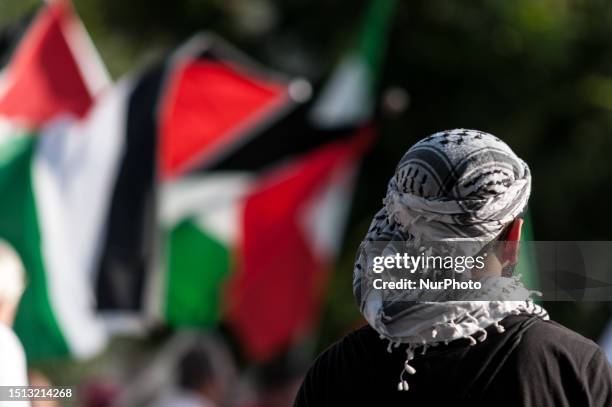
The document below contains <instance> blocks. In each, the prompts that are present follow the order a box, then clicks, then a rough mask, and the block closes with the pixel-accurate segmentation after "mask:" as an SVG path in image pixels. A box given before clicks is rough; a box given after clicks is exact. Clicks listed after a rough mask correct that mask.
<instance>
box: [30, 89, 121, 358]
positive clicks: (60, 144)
mask: <svg viewBox="0 0 612 407" xmlns="http://www.w3.org/2000/svg"><path fill="white" fill-rule="evenodd" d="M129 90H130V89H129V87H128V86H127V85H126V84H125V83H123V84H120V85H118V86H117V87H116V88H114V89H112V90H111V91H110V92H108V93H106V94H105V95H104V97H103V98H101V100H99V102H98V103H97V105H96V106H95V108H94V110H93V111H92V112H91V113H90V115H88V116H87V117H86V118H85V119H84V121H83V122H81V123H74V122H70V121H68V120H66V119H64V120H57V121H55V122H54V123H52V124H51V125H49V126H48V127H47V128H46V129H45V131H44V134H42V135H41V137H40V142H39V144H38V146H37V150H36V155H35V158H34V163H33V183H34V191H35V192H34V193H35V200H36V205H37V211H38V214H39V223H40V228H41V238H42V242H43V248H42V250H43V257H44V258H45V262H46V264H45V265H46V270H47V278H48V287H49V297H50V301H51V306H52V308H53V310H54V313H55V315H56V318H57V320H58V323H59V324H60V327H61V329H62V331H63V333H64V335H65V337H66V340H67V342H68V344H69V347H70V350H71V352H72V353H73V354H74V355H75V356H81V357H85V356H88V355H92V354H94V353H95V352H97V351H99V350H100V349H101V347H102V346H103V345H104V343H105V337H106V335H105V332H104V329H103V327H102V324H101V323H100V320H99V319H98V317H97V316H96V314H95V302H94V295H93V291H92V287H93V284H92V281H93V280H94V277H95V276H94V275H93V273H94V270H95V266H96V265H97V263H98V257H99V255H100V253H99V251H100V244H101V241H102V237H103V236H104V232H105V229H104V226H105V223H106V217H107V213H108V211H109V207H110V202H111V198H112V192H113V187H114V184H115V180H116V178H117V173H118V168H119V164H120V160H121V158H122V155H123V152H124V147H125V146H124V140H125V131H124V129H125V124H126V117H125V116H126V112H127V100H128V95H129Z"/></svg>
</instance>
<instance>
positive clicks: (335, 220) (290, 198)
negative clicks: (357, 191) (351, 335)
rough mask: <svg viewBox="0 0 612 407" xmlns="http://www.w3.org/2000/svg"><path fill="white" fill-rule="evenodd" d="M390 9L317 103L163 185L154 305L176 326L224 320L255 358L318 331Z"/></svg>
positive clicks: (386, 5) (367, 138)
mask: <svg viewBox="0 0 612 407" xmlns="http://www.w3.org/2000/svg"><path fill="white" fill-rule="evenodd" d="M391 10H392V5H391V3H390V2H388V1H384V2H374V3H373V4H372V6H371V7H370V10H369V11H368V13H367V17H366V22H365V27H366V29H365V30H364V33H363V34H362V35H361V36H360V38H359V40H358V44H359V46H358V47H357V49H356V50H353V51H352V52H351V53H350V56H349V57H347V58H345V59H344V60H343V62H342V63H341V64H340V66H339V68H338V69H337V70H336V71H335V72H334V73H333V75H332V78H331V79H330V81H329V84H328V85H326V86H325V87H324V89H323V91H322V93H321V95H320V96H319V98H318V99H317V100H316V101H315V102H314V105H313V104H305V105H302V106H299V107H298V108H296V109H294V110H293V111H292V112H290V113H289V114H287V115H286V116H285V117H283V118H282V119H281V120H278V121H276V122H275V123H272V124H268V126H267V127H266V128H263V129H261V127H260V128H258V129H257V130H259V133H258V134H257V136H256V137H250V138H249V139H247V140H245V141H242V142H240V144H239V148H235V149H234V150H233V151H232V152H231V153H230V154H227V153H224V154H223V155H221V156H219V155H216V154H214V153H207V154H206V153H204V154H201V155H202V156H204V157H206V158H204V159H202V160H201V161H200V162H199V164H198V165H194V167H193V169H192V170H191V171H189V172H187V173H184V174H183V175H182V176H180V177H177V178H175V179H170V180H167V181H166V182H164V183H163V184H162V193H161V199H160V214H161V221H162V226H163V228H164V229H165V230H166V231H167V234H166V242H165V243H164V244H162V247H165V248H166V251H165V254H166V257H165V259H164V261H163V262H162V264H163V268H164V269H165V273H164V274H163V276H164V277H165V278H163V279H162V283H161V284H159V286H161V290H160V291H161V295H158V296H156V298H160V299H161V301H162V302H161V304H157V306H158V310H159V311H160V313H161V315H162V317H163V318H164V319H165V321H166V322H168V323H169V324H170V325H173V326H200V327H202V326H203V327H211V326H215V325H217V324H219V323H223V324H225V325H227V326H228V327H229V328H230V330H231V332H232V333H233V334H234V335H235V337H236V340H237V341H238V343H239V344H240V345H241V348H242V350H243V352H244V353H245V355H246V356H247V358H248V359H250V360H252V361H256V362H267V361H270V360H272V359H273V358H275V357H278V356H279V355H281V354H283V353H284V352H286V351H287V350H289V349H290V348H291V347H292V346H293V345H294V344H296V343H300V342H302V341H303V340H305V339H306V338H308V337H310V336H311V335H312V333H313V331H314V330H315V327H316V325H317V322H318V317H319V315H320V311H321V305H322V298H323V295H324V293H325V287H326V282H327V278H328V277H329V272H330V271H331V269H332V267H333V261H334V259H335V255H336V251H337V249H338V247H339V244H340V242H341V237H342V232H343V226H344V222H345V219H346V216H347V214H348V210H349V207H350V199H351V195H352V189H353V185H354V181H355V174H356V169H357V166H358V163H359V161H360V158H361V156H362V155H363V153H364V152H365V150H366V149H367V146H368V145H369V143H370V142H371V140H372V138H373V129H372V128H371V127H370V126H369V121H370V120H371V118H372V111H373V105H374V100H373V93H374V87H375V84H376V77H377V75H376V73H377V70H378V68H379V65H380V64H381V60H382V53H381V49H382V48H383V47H381V44H380V41H382V40H383V39H384V37H385V35H384V34H385V31H386V25H385V24H386V22H387V20H388V19H389V17H390V15H391ZM372 36H374V37H375V38H372ZM219 137H222V136H221V135H220V136H219ZM202 147H203V148H204V149H205V148H206V146H202Z"/></svg>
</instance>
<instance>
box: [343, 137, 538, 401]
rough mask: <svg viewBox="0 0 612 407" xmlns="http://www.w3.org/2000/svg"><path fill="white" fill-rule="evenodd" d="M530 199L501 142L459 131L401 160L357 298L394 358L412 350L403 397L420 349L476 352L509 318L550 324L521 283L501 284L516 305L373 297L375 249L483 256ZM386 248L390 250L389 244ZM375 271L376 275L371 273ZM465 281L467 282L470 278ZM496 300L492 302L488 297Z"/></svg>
mask: <svg viewBox="0 0 612 407" xmlns="http://www.w3.org/2000/svg"><path fill="white" fill-rule="evenodd" d="M530 192H531V174H530V172H529V167H528V166H527V164H526V163H525V162H524V161H523V160H521V159H520V158H519V157H517V156H516V154H514V152H513V151H512V150H511V149H510V147H508V145H506V144H505V143H504V142H503V141H501V140H500V139H498V138H497V137H495V136H493V135H491V134H489V133H485V132H481V131H477V130H466V129H455V130H450V131H443V132H439V133H436V134H433V135H431V136H429V137H426V138H425V139H423V140H421V141H419V142H418V143H416V144H415V145H414V146H413V147H412V148H410V149H409V150H408V152H407V153H406V154H405V155H404V157H403V158H402V159H401V160H400V162H399V164H398V166H397V169H396V172H395V175H394V176H393V177H392V178H391V180H390V182H389V185H388V189H387V194H386V197H385V199H384V201H383V203H384V206H383V208H382V209H381V210H380V211H379V212H378V213H377V214H376V216H375V217H374V219H373V221H372V224H371V226H370V229H369V230H368V233H367V235H366V237H365V239H364V242H363V243H362V245H361V246H360V249H359V252H358V254H357V260H356V263H355V269H354V280H353V292H354V295H355V298H356V299H357V302H358V303H359V306H360V310H361V313H362V314H363V316H364V317H365V319H366V320H367V321H368V323H369V324H370V325H371V326H372V327H373V328H374V329H375V330H376V331H377V332H378V333H379V334H380V336H381V338H383V339H387V340H389V350H390V351H391V350H392V348H393V346H399V344H407V345H408V346H407V349H406V352H407V359H406V363H405V368H404V370H402V374H401V376H400V382H399V383H398V389H399V390H408V383H407V381H406V380H404V373H407V374H413V373H415V370H414V368H413V367H412V366H410V360H412V359H413V358H414V352H415V350H416V349H417V348H422V352H425V351H426V349H427V347H428V346H434V345H437V344H440V343H446V344H447V343H449V342H450V341H453V340H456V339H461V338H465V339H468V340H469V341H470V342H471V343H472V344H475V343H476V341H477V340H480V341H483V340H485V339H486V335H487V331H486V330H485V329H486V328H488V327H489V326H495V327H496V328H497V330H498V331H499V332H503V326H501V325H500V324H499V322H500V321H501V320H502V319H504V318H505V317H507V316H509V315H512V314H518V313H529V314H537V315H541V316H542V317H543V318H547V314H546V312H545V311H544V310H543V309H542V308H541V307H539V306H537V305H535V304H534V303H533V301H532V300H531V298H530V297H531V292H530V291H529V290H527V289H526V288H525V287H524V286H523V285H522V284H521V282H520V280H519V279H518V278H517V277H510V278H499V279H496V281H495V283H494V285H495V286H497V288H501V290H502V291H503V292H504V293H508V297H507V298H509V299H510V298H511V299H512V301H488V300H487V297H486V292H483V293H482V295H483V297H482V298H481V299H479V298H478V297H475V296H474V293H471V296H470V297H469V299H467V300H463V301H462V300H461V298H457V299H456V300H453V301H441V300H433V301H432V299H431V293H426V292H424V290H421V291H419V290H405V291H401V292H400V293H399V294H398V292H396V291H390V290H387V291H381V290H374V289H373V288H372V286H371V285H370V284H363V282H364V280H366V279H367V277H366V275H365V273H367V270H368V267H370V266H371V264H369V263H368V262H369V261H370V260H369V257H368V255H367V254H366V250H367V249H366V246H367V245H368V244H369V243H372V242H389V243H388V244H389V248H391V249H393V250H391V252H397V250H396V249H395V248H393V247H392V245H393V244H395V242H403V244H405V245H407V246H410V245H412V246H413V247H414V248H418V247H419V245H420V242H422V241H435V242H448V243H449V244H457V243H459V244H461V243H463V242H466V243H474V242H476V245H477V247H478V248H480V249H481V248H482V247H484V246H485V245H486V244H487V243H488V242H491V241H493V240H495V239H496V238H497V237H498V236H499V235H500V233H501V232H502V231H503V230H504V228H505V227H506V226H507V225H508V224H509V223H511V222H512V221H513V220H514V219H515V218H517V217H518V216H520V214H521V213H522V211H523V210H524V209H525V207H526V205H527V201H528V199H529V194H530ZM383 244H384V243H383ZM370 270H371V268H370ZM466 278H467V277H466ZM488 298H489V299H490V297H488Z"/></svg>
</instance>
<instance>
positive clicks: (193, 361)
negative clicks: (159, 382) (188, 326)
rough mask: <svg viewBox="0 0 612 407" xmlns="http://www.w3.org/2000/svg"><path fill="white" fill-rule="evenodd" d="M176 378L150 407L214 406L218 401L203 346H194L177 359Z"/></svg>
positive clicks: (215, 382)
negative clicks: (174, 382)
mask: <svg viewBox="0 0 612 407" xmlns="http://www.w3.org/2000/svg"><path fill="white" fill-rule="evenodd" d="M177 376H178V380H177V383H176V385H175V386H174V388H173V389H172V390H170V391H169V392H167V393H166V394H163V395H162V396H161V397H160V398H159V399H158V400H156V401H154V402H153V404H152V406H151V407H215V406H217V405H218V403H219V402H220V400H219V399H220V390H219V386H218V383H217V379H216V375H215V372H214V370H213V366H212V363H211V360H210V357H209V355H208V351H207V349H205V348H204V347H203V346H194V347H193V348H191V349H190V350H188V351H187V352H186V353H185V354H184V355H183V356H182V357H181V358H180V360H179V363H178V368H177Z"/></svg>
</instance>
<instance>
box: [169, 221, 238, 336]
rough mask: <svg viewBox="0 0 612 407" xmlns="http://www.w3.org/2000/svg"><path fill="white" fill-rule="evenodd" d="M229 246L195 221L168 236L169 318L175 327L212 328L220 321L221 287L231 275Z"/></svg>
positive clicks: (176, 229)
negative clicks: (213, 236) (210, 234)
mask: <svg viewBox="0 0 612 407" xmlns="http://www.w3.org/2000/svg"><path fill="white" fill-rule="evenodd" d="M229 268H230V253H229V250H228V249H227V247H226V246H225V245H223V244H221V243H220V242H219V241H217V240H215V239H214V238H212V237H211V236H209V235H208V234H207V233H206V232H205V231H203V230H202V229H201V228H200V227H199V226H198V225H197V224H195V222H193V221H192V220H183V221H182V222H180V223H178V224H177V225H176V226H175V227H174V228H173V229H172V230H171V232H170V234H169V254H168V274H167V279H168V280H167V291H166V305H165V310H166V317H167V321H168V323H169V324H170V325H172V326H191V327H210V326H213V325H215V324H216V323H217V322H218V321H219V318H220V308H219V304H220V303H221V294H222V292H223V290H222V287H221V285H222V284H223V282H224V281H225V279H226V277H227V276H228V274H229Z"/></svg>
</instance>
